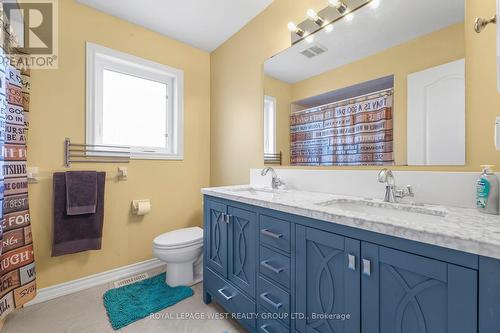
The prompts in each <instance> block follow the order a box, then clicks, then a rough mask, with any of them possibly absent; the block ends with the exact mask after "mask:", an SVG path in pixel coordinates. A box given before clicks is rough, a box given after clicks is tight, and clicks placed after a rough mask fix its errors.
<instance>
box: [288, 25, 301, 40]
mask: <svg viewBox="0 0 500 333" xmlns="http://www.w3.org/2000/svg"><path fill="white" fill-rule="evenodd" d="M288 30H290V32H293V33H295V34H297V35H298V36H299V37H304V30H302V29H300V28H299V27H298V26H297V25H296V24H295V23H293V22H288Z"/></svg>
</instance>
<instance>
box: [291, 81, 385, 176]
mask: <svg viewBox="0 0 500 333" xmlns="http://www.w3.org/2000/svg"><path fill="white" fill-rule="evenodd" d="M392 101H393V89H392V88H391V89H387V90H383V91H379V92H374V93H370V94H368V95H363V96H358V97H354V98H349V99H346V100H342V101H338V102H334V103H330V104H326V105H321V106H317V107H313V108H310V109H306V110H300V111H297V112H294V113H292V114H291V116H290V157H291V161H290V162H291V165H324V166H339V165H347V166H351V165H393V164H394V156H393V132H392V129H393V119H392V115H393V108H392Z"/></svg>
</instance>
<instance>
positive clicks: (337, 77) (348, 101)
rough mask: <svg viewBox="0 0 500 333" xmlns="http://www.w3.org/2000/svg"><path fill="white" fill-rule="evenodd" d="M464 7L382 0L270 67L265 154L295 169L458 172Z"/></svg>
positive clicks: (453, 1) (457, 2) (456, 2)
mask: <svg viewBox="0 0 500 333" xmlns="http://www.w3.org/2000/svg"><path fill="white" fill-rule="evenodd" d="M346 4H347V6H348V7H349V1H346ZM464 7H465V6H464V0H440V1H435V0H405V1H402V0H380V1H379V2H378V6H365V7H363V8H361V9H359V10H357V11H355V12H353V13H351V19H350V20H346V19H345V18H343V19H340V20H338V21H337V22H335V23H333V24H332V25H331V27H330V28H329V29H322V30H320V31H318V32H317V33H315V34H314V35H311V37H313V38H310V39H308V40H306V39H303V40H302V41H300V42H298V43H296V44H295V45H293V46H292V47H290V48H288V49H286V50H285V51H283V52H281V53H280V54H278V55H276V56H274V57H272V58H271V59H269V60H267V61H266V62H265V64H264V71H265V76H264V95H265V96H266V102H265V108H264V109H265V111H264V113H265V121H264V124H265V130H264V132H265V133H264V137H265V138H264V142H265V149H264V150H265V153H266V154H279V153H281V158H282V163H283V164H284V165H299V166H304V165H306V166H309V165H318V166H320V165H325V166H357V165H393V164H397V165H406V164H410V165H463V164H465V80H464V77H465V61H464V57H465V37H464V12H465V8H464ZM320 10H321V9H320V8H318V9H317V12H321V11H320ZM301 26H302V25H301ZM311 39H313V40H311ZM271 104H272V107H271V106H269V105H271ZM270 109H271V110H272V111H270ZM271 114H272V115H271ZM266 156H269V155H266Z"/></svg>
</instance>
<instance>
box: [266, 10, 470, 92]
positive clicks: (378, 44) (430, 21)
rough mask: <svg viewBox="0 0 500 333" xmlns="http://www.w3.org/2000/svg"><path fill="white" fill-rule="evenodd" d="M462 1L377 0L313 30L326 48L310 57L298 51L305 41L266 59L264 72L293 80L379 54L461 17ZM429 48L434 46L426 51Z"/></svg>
mask: <svg viewBox="0 0 500 333" xmlns="http://www.w3.org/2000/svg"><path fill="white" fill-rule="evenodd" d="M464 2H465V1H464V0H438V1H436V0H381V1H380V5H379V7H378V8H372V7H371V6H370V5H368V6H365V7H363V8H361V9H360V10H358V11H356V12H355V13H354V18H353V20H352V21H350V22H347V21H346V20H340V21H338V22H336V23H334V24H333V27H334V28H333V31H331V32H330V33H327V32H326V31H320V32H318V33H316V34H315V42H314V43H320V44H321V45H322V46H325V47H326V48H327V49H328V51H327V52H325V53H323V54H321V55H319V56H316V57H314V58H311V59H308V58H306V57H305V56H304V55H302V54H300V52H302V51H303V50H305V49H307V48H310V47H311V46H312V45H314V43H312V44H309V43H307V42H306V41H305V40H304V41H302V42H300V43H298V44H295V45H294V46H292V47H290V48H288V49H286V50H285V51H283V52H281V53H280V54H278V55H276V56H274V57H273V58H271V59H269V60H268V61H266V63H265V65H264V70H265V73H266V75H269V76H272V77H274V78H276V79H278V80H281V81H285V82H288V83H296V82H300V81H302V80H305V79H307V78H310V77H313V76H316V75H319V74H321V73H324V72H326V71H330V70H332V69H335V68H338V67H340V66H343V65H346V64H349V63H351V62H354V61H356V60H359V59H362V58H365V57H368V56H370V55H373V54H377V53H379V52H381V51H383V50H385V49H388V48H391V47H394V46H397V45H400V44H403V43H405V42H407V41H409V40H412V39H414V38H417V37H419V36H423V35H427V34H429V33H431V32H434V31H437V30H440V29H443V28H445V27H448V26H450V25H453V24H455V23H459V22H463V21H464V15H465V4H464ZM429 52H432V50H429Z"/></svg>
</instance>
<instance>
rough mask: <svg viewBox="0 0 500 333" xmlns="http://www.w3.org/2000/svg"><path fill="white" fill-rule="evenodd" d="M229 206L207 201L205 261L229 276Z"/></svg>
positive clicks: (223, 274)
mask: <svg viewBox="0 0 500 333" xmlns="http://www.w3.org/2000/svg"><path fill="white" fill-rule="evenodd" d="M226 214H227V206H226V205H225V204H223V203H220V202H217V201H212V200H206V202H205V230H204V234H205V254H204V258H205V262H206V265H208V266H209V267H210V268H211V269H212V270H214V271H215V272H217V273H219V274H220V275H222V276H223V277H226V276H227V271H228V270H227V250H228V237H227V236H228V235H227V226H228V223H227V217H226Z"/></svg>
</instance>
